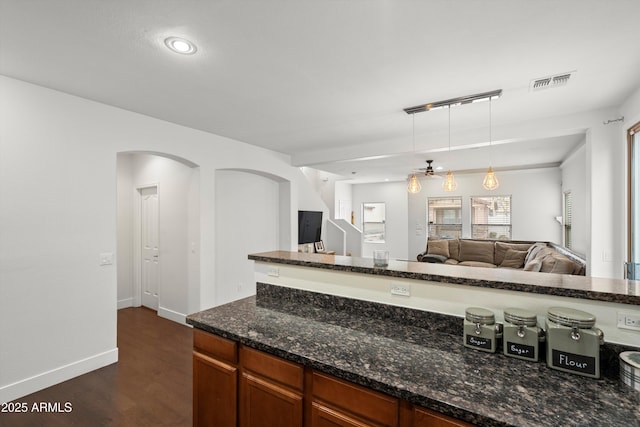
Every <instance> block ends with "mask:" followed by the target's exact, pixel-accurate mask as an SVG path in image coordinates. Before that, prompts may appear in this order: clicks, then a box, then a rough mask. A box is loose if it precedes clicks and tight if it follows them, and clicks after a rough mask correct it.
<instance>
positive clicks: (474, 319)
mask: <svg viewBox="0 0 640 427" xmlns="http://www.w3.org/2000/svg"><path fill="white" fill-rule="evenodd" d="M499 338H502V325H501V324H499V323H498V324H496V319H495V315H494V314H493V312H492V311H491V310H487V309H486V308H480V307H469V308H467V309H466V310H465V318H464V346H465V347H469V348H473V349H476V350H480V351H486V352H489V353H495V351H496V348H497V341H498V339H499Z"/></svg>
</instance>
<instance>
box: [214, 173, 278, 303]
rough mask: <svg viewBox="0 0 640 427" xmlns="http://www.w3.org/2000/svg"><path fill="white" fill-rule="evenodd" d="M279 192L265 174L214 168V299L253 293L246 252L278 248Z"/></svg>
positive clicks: (274, 183) (221, 299)
mask: <svg viewBox="0 0 640 427" xmlns="http://www.w3.org/2000/svg"><path fill="white" fill-rule="evenodd" d="M279 193H280V186H279V183H278V182H277V181H274V180H272V179H269V178H267V177H263V176H260V175H256V174H252V173H247V172H242V171H228V170H219V171H217V172H216V213H215V216H216V230H217V233H216V252H217V253H218V256H217V257H216V283H217V287H216V301H217V303H219V304H224V303H226V302H230V301H234V300H236V299H239V298H244V297H246V296H249V295H253V294H255V291H256V284H255V276H254V274H253V269H254V266H253V261H249V260H248V259H247V254H249V253H256V252H265V251H271V250H274V249H276V248H278V246H279V243H278V239H279V229H278V215H279V207H280V203H279V198H280V196H279ZM239 194H241V195H242V197H238V195H239Z"/></svg>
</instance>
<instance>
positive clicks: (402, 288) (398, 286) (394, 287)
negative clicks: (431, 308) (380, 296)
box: [390, 283, 411, 297]
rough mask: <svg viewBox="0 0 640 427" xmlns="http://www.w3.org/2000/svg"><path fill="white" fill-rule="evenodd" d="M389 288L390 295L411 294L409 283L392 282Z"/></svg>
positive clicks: (405, 295) (408, 295)
mask: <svg viewBox="0 0 640 427" xmlns="http://www.w3.org/2000/svg"><path fill="white" fill-rule="evenodd" d="M390 289H391V295H400V296H403V297H410V296H411V285H408V284H404V283H392V284H391V288H390Z"/></svg>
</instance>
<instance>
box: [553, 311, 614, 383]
mask: <svg viewBox="0 0 640 427" xmlns="http://www.w3.org/2000/svg"><path fill="white" fill-rule="evenodd" d="M595 324H596V318H595V316H594V315H592V314H590V313H587V312H586V311H582V310H576V309H573V308H567V307H550V308H549V309H548V311H547V322H546V326H547V366H549V367H550V368H552V369H557V370H560V371H565V372H570V373H573V374H578V375H583V376H586V377H592V378H600V345H601V344H603V343H604V334H603V333H602V331H601V330H600V329H598V328H596V327H595Z"/></svg>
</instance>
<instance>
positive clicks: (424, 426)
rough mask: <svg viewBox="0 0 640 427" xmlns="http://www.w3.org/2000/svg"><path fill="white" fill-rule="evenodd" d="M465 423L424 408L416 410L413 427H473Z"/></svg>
mask: <svg viewBox="0 0 640 427" xmlns="http://www.w3.org/2000/svg"><path fill="white" fill-rule="evenodd" d="M472 426H473V424H468V423H466V422H464V421H460V420H457V419H455V418H451V417H448V416H446V415H442V414H440V413H438V412H435V411H430V410H428V409H424V408H414V413H413V427H472Z"/></svg>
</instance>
